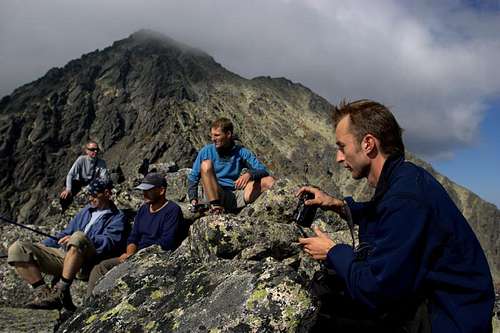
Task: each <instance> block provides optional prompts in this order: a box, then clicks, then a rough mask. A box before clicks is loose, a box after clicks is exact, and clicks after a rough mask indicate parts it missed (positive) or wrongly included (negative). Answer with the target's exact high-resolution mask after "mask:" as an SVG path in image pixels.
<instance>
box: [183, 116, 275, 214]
mask: <svg viewBox="0 0 500 333" xmlns="http://www.w3.org/2000/svg"><path fill="white" fill-rule="evenodd" d="M210 134H211V137H212V143H211V144H208V145H206V146H205V147H203V148H202V149H201V150H200V152H199V153H198V156H197V157H196V160H195V162H194V164H193V168H192V171H191V173H190V174H189V176H188V180H189V190H188V195H189V200H190V202H191V204H192V205H193V206H196V205H197V204H198V183H199V181H200V178H201V182H202V186H203V190H204V194H205V197H206V199H207V200H208V201H209V203H210V211H211V212H212V213H215V214H218V213H223V212H224V210H227V211H229V212H234V211H238V210H239V209H241V208H243V207H244V206H245V205H246V204H248V203H251V202H253V201H255V199H257V197H258V196H259V195H260V194H261V193H262V192H264V191H266V190H267V189H269V188H271V187H272V186H273V184H274V178H273V177H271V176H269V172H268V171H267V169H266V167H265V166H264V165H263V164H262V163H261V162H260V161H259V160H258V159H257V157H256V156H255V155H254V154H253V153H252V152H251V151H250V150H248V149H247V148H244V147H242V146H240V145H237V144H236V143H235V141H234V138H235V136H234V127H233V124H232V123H231V121H230V120H229V119H227V118H220V119H217V120H215V121H214V122H213V123H212V126H211V130H210ZM244 168H246V169H247V172H245V173H243V174H241V172H242V170H243V169H244Z"/></svg>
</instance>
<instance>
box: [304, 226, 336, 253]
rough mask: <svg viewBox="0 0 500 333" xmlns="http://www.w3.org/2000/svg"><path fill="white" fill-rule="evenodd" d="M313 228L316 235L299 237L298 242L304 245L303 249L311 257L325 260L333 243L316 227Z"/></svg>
mask: <svg viewBox="0 0 500 333" xmlns="http://www.w3.org/2000/svg"><path fill="white" fill-rule="evenodd" d="M313 230H314V233H315V234H316V237H309V238H299V243H300V244H302V245H304V251H305V252H306V253H307V254H309V255H310V256H311V257H313V259H316V260H325V259H326V255H327V254H328V251H330V249H331V248H332V247H333V246H334V245H335V243H334V242H333V241H332V240H331V239H330V238H329V237H328V235H327V234H326V233H324V232H323V231H321V230H320V229H319V228H318V227H314V228H313Z"/></svg>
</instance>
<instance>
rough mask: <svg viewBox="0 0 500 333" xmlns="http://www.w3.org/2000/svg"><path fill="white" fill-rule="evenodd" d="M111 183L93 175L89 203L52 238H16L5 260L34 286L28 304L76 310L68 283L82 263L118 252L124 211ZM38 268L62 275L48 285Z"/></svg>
mask: <svg viewBox="0 0 500 333" xmlns="http://www.w3.org/2000/svg"><path fill="white" fill-rule="evenodd" d="M111 188H112V184H111V182H110V181H109V180H101V179H96V180H94V181H92V183H90V185H89V188H88V191H89V193H90V195H89V204H88V205H87V206H85V207H84V208H83V209H82V210H80V212H78V214H76V215H75V217H74V218H73V219H72V220H71V221H70V222H69V224H68V226H67V227H66V229H64V230H63V231H61V232H59V233H58V234H57V235H56V236H55V238H56V239H57V240H55V239H52V238H48V239H46V240H44V241H43V242H42V243H41V244H40V243H31V242H26V241H16V242H14V244H12V245H11V246H10V247H9V253H8V259H7V262H8V263H9V264H10V265H12V266H14V267H15V269H16V272H17V274H18V275H19V276H20V277H21V278H22V279H23V280H25V281H26V282H27V283H29V284H31V286H32V287H33V289H34V293H33V295H32V299H31V300H30V301H28V302H27V303H26V306H27V307H29V308H37V309H61V308H62V307H64V308H65V309H67V310H70V311H73V310H75V306H74V304H73V302H72V300H71V295H70V286H71V283H72V282H73V279H74V278H75V276H76V274H77V272H79V270H80V269H81V268H82V266H83V265H92V264H94V263H96V262H98V261H99V260H102V259H104V258H109V257H112V256H114V255H116V254H117V253H119V252H120V246H121V245H122V244H123V243H124V241H123V230H124V223H125V216H124V214H123V213H122V212H121V211H120V210H119V209H117V208H116V206H115V204H114V203H113V201H112V200H111ZM41 272H43V273H47V274H51V275H54V276H56V277H61V279H60V281H59V282H58V283H57V284H56V286H55V287H54V288H52V289H51V288H49V287H48V286H47V285H46V284H45V281H44V279H43V278H42V275H41Z"/></svg>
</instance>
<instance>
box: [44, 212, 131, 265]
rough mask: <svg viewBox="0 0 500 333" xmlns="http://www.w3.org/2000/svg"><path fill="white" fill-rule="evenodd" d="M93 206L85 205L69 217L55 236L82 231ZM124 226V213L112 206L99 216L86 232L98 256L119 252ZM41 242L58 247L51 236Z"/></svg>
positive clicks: (109, 255)
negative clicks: (67, 221) (73, 215)
mask: <svg viewBox="0 0 500 333" xmlns="http://www.w3.org/2000/svg"><path fill="white" fill-rule="evenodd" d="M94 209H95V208H92V206H90V205H87V206H85V207H84V208H83V209H82V210H80V211H79V212H78V214H76V215H75V217H73V219H71V221H70V222H69V224H68V226H67V227H66V228H65V229H64V230H63V231H61V232H59V233H58V234H57V235H56V236H55V237H56V238H58V239H61V238H63V237H64V236H68V235H72V234H73V233H74V232H76V231H82V232H83V230H84V229H85V226H86V225H87V224H88V223H89V222H90V217H91V214H92V211H93V210H94ZM124 226H125V215H124V214H123V213H122V211H121V210H119V209H117V208H116V207H115V206H113V207H112V208H111V210H110V212H108V213H106V214H104V215H102V216H100V217H99V218H98V220H97V222H96V223H95V224H94V225H93V226H92V228H91V229H90V230H89V232H88V233H87V237H88V238H89V239H90V240H91V241H92V244H94V247H95V249H96V255H97V256H98V257H101V258H104V257H111V256H113V255H118V254H120V252H121V250H122V248H123V245H124V243H125V239H124V238H123V236H124V235H123V230H124ZM43 244H45V245H46V246H49V247H55V248H58V247H60V245H59V244H58V243H57V241H55V240H54V239H52V238H47V239H46V240H44V241H43Z"/></svg>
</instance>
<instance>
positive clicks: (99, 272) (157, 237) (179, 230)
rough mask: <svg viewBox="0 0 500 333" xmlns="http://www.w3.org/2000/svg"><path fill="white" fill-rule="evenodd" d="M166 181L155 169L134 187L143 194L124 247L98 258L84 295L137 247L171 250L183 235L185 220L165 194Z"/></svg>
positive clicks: (177, 206)
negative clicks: (111, 255) (108, 256)
mask: <svg viewBox="0 0 500 333" xmlns="http://www.w3.org/2000/svg"><path fill="white" fill-rule="evenodd" d="M166 188H167V182H166V180H165V177H163V176H162V175H160V174H158V173H149V174H147V175H146V176H145V177H144V179H143V180H142V182H141V184H139V186H137V187H136V189H137V190H141V191H142V193H143V195H144V204H143V205H142V206H141V207H140V208H139V210H138V211H137V215H136V217H135V220H134V226H133V228H132V232H131V234H130V236H129V237H128V240H127V250H126V252H125V253H123V254H122V255H121V256H119V257H116V258H111V259H107V260H104V261H102V262H101V263H100V264H99V265H97V266H95V267H94V268H93V269H92V272H91V273H90V278H89V284H88V288H87V296H91V295H92V290H93V289H94V287H95V285H96V284H97V281H99V279H100V278H101V277H102V276H104V275H105V274H106V273H107V272H108V271H109V270H110V269H111V268H113V267H114V266H116V265H119V264H120V263H122V262H124V261H125V260H127V258H129V257H130V256H132V255H133V254H135V253H136V252H137V251H139V250H141V249H143V248H146V247H148V246H151V245H160V246H161V248H162V249H163V250H165V251H169V250H175V249H176V248H177V247H178V246H179V245H180V243H181V242H182V240H183V239H184V238H185V237H186V236H187V233H188V229H189V224H188V223H187V222H186V221H184V218H183V216H182V211H181V208H180V207H179V205H177V204H176V203H174V202H173V201H170V200H167V198H166V197H165V193H166Z"/></svg>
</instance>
